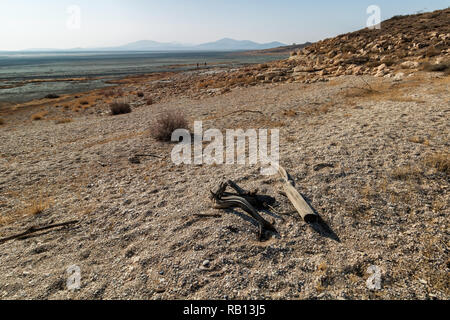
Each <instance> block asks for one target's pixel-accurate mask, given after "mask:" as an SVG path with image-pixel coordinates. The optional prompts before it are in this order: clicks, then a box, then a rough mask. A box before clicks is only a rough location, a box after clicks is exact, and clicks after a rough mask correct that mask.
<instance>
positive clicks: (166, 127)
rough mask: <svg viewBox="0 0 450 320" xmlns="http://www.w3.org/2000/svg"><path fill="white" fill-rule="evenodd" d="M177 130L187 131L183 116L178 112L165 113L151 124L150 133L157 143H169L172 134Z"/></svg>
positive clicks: (186, 123)
mask: <svg viewBox="0 0 450 320" xmlns="http://www.w3.org/2000/svg"><path fill="white" fill-rule="evenodd" d="M177 129H188V122H187V120H186V118H185V116H184V114H182V113H180V112H179V111H174V110H172V111H167V112H166V113H165V114H163V115H162V116H160V117H159V118H158V119H156V121H155V122H154V123H153V126H152V128H151V130H150V133H151V135H152V137H153V138H155V139H156V140H159V141H170V140H171V139H172V133H173V132H174V131H175V130H177Z"/></svg>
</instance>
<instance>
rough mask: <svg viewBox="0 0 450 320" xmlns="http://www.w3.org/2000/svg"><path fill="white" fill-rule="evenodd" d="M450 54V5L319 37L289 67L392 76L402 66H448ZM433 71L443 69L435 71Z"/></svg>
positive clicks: (300, 71) (304, 72)
mask: <svg viewBox="0 0 450 320" xmlns="http://www.w3.org/2000/svg"><path fill="white" fill-rule="evenodd" d="M449 58H450V9H445V10H440V11H435V12H430V13H424V14H418V15H410V16H397V17H394V18H392V19H390V20H387V21H384V22H383V23H382V24H381V29H374V30H370V29H368V28H366V29H363V30H359V31H356V32H352V33H348V34H343V35H340V36H338V37H335V38H332V39H326V40H323V41H319V42H317V43H315V44H313V45H311V46H309V47H307V48H305V49H303V50H300V51H297V52H293V53H292V56H291V58H290V59H289V60H288V61H284V64H285V65H286V66H295V67H294V69H293V71H294V72H293V73H292V77H293V78H294V79H296V80H297V79H300V80H303V79H304V78H308V75H309V74H312V75H313V76H319V77H324V76H340V75H351V74H354V75H361V74H372V75H375V76H377V77H382V76H387V77H390V76H392V73H393V72H395V71H396V70H398V69H399V68H400V69H407V70H417V69H418V68H419V67H420V66H422V67H428V68H429V66H427V65H426V63H430V64H432V65H433V64H435V65H439V66H436V67H435V68H434V69H439V68H440V69H442V71H445V70H444V69H446V68H447V69H448V68H449V65H448V61H449ZM430 71H439V70H433V68H431V70H430Z"/></svg>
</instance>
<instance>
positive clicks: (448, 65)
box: [422, 60, 450, 75]
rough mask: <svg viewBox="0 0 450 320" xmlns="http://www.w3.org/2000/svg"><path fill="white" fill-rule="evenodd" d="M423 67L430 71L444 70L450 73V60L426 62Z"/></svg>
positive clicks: (447, 73)
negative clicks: (433, 62) (434, 62)
mask: <svg viewBox="0 0 450 320" xmlns="http://www.w3.org/2000/svg"><path fill="white" fill-rule="evenodd" d="M422 69H423V70H425V71H428V72H444V73H445V74H446V75H449V74H450V60H447V61H445V62H442V63H437V64H431V63H429V62H425V63H423V64H422Z"/></svg>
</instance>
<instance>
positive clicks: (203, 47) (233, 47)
mask: <svg viewBox="0 0 450 320" xmlns="http://www.w3.org/2000/svg"><path fill="white" fill-rule="evenodd" d="M281 46H285V44H283V43H281V42H270V43H262V44H261V43H257V42H253V41H249V40H234V39H229V38H224V39H221V40H218V41H215V42H208V43H203V44H199V45H190V44H182V43H177V42H157V41H152V40H141V41H136V42H132V43H128V44H125V45H122V46H117V47H103V48H74V49H65V50H62V49H27V50H24V51H239V50H242V51H246V50H264V49H272V48H277V47H281Z"/></svg>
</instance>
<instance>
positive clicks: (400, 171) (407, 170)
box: [391, 165, 422, 180]
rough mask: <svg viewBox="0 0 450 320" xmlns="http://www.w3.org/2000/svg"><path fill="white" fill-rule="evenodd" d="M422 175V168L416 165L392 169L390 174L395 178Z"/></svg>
mask: <svg viewBox="0 0 450 320" xmlns="http://www.w3.org/2000/svg"><path fill="white" fill-rule="evenodd" d="M421 175H422V170H420V168H419V167H417V166H412V165H405V166H400V167H397V168H395V169H393V170H392V172H391V176H392V178H393V179H397V180H409V179H413V178H419V177H420V176H421Z"/></svg>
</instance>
